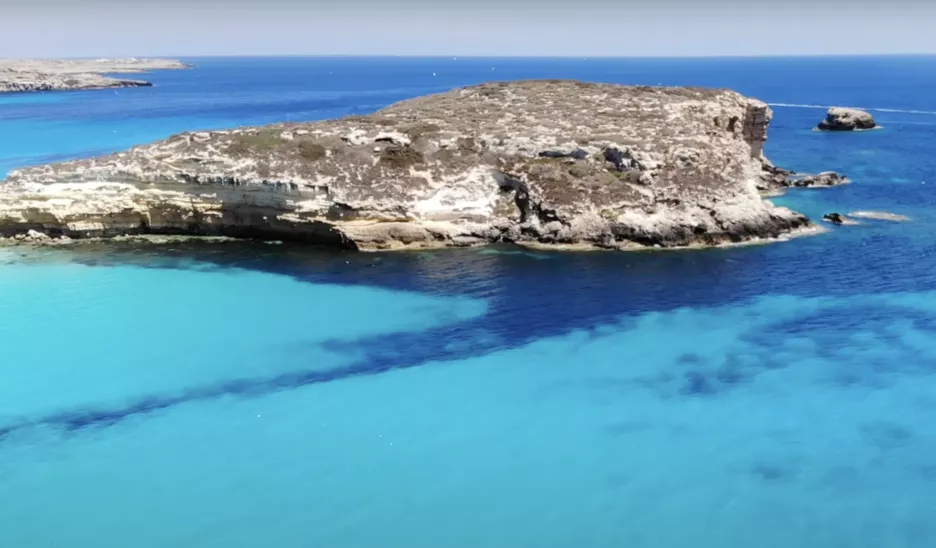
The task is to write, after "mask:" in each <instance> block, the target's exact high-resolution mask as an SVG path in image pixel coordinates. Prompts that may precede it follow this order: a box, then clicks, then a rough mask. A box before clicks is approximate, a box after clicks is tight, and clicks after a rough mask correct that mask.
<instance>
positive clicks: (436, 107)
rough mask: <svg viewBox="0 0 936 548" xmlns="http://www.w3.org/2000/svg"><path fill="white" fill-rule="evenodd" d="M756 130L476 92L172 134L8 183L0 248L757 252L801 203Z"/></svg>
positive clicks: (730, 114)
mask: <svg viewBox="0 0 936 548" xmlns="http://www.w3.org/2000/svg"><path fill="white" fill-rule="evenodd" d="M771 117H772V111H771V109H770V108H769V107H768V106H767V105H766V104H765V103H763V102H761V101H758V100H755V99H751V98H747V97H744V96H742V95H740V94H738V93H736V92H734V91H730V90H715V89H704V88H676V87H646V86H621V85H610V84H596V83H583V82H579V81H567V80H532V81H515V82H500V83H487V84H482V85H476V86H471V87H466V88H461V89H456V90H452V91H449V92H445V93H441V94H436V95H430V96H426V97H420V98H416V99H411V100H406V101H403V102H400V103H397V104H395V105H392V106H389V107H387V108H385V109H383V110H380V111H378V112H376V113H375V114H372V115H368V116H351V117H346V118H341V119H336V120H328V121H321V122H310V123H284V124H277V125H271V126H266V127H252V128H238V129H231V130H225V131H195V132H187V133H183V134H179V135H175V136H173V137H170V138H168V139H166V140H164V141H161V142H157V143H153V144H149V145H143V146H138V147H135V148H132V149H130V150H128V151H125V152H120V153H117V154H113V155H109V156H103V157H98V158H92V159H85V160H76V161H69V162H64V163H58V164H52V165H46V166H38V167H30V168H26V169H21V170H18V171H14V172H12V173H11V174H10V176H9V179H8V180H7V181H6V182H4V183H2V184H0V236H6V237H16V236H19V237H22V236H23V235H25V234H27V233H29V234H34V235H35V234H39V235H41V236H43V237H52V238H60V237H69V238H88V237H109V236H121V235H133V234H173V235H208V236H232V237H245V238H260V239H275V240H288V241H305V242H311V243H316V244H324V245H332V246H340V247H344V248H350V249H358V250H375V249H399V248H430V247H446V246H470V245H480V244H485V243H495V242H513V243H518V244H523V245H532V246H554V247H560V248H562V247H573V248H581V247H590V248H611V249H630V248H641V247H686V246H714V245H722V244H730V243H738V242H745V241H751V240H761V239H773V238H779V237H783V236H784V235H789V234H792V233H796V232H800V231H805V230H809V229H811V228H813V227H814V226H815V225H814V224H813V223H812V222H811V221H810V220H809V219H808V218H807V217H805V216H804V215H802V214H799V213H797V212H794V211H791V210H789V209H787V208H783V207H778V206H775V205H774V204H772V203H771V202H769V201H767V200H765V199H764V198H763V196H762V192H775V191H777V190H778V189H783V188H787V187H790V186H809V184H810V183H809V182H808V181H807V182H805V183H804V182H803V180H804V179H805V178H804V176H798V175H797V176H794V175H793V174H792V172H789V171H786V170H782V169H780V168H778V167H775V166H773V164H771V163H770V162H769V161H768V160H767V158H766V157H765V156H764V152H763V147H764V142H765V140H766V138H767V128H768V125H769V123H770V121H771ZM791 178H793V179H795V180H791ZM819 179H821V180H822V184H832V183H834V182H841V181H842V179H841V178H837V176H835V177H833V176H832V175H830V174H823V175H822V177H819V178H817V177H816V176H813V178H812V179H811V180H812V181H818V180H819ZM30 231H32V232H30Z"/></svg>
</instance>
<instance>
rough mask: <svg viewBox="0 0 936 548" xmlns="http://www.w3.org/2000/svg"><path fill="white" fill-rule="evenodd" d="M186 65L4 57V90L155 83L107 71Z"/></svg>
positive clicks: (0, 66) (0, 65) (0, 74)
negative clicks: (116, 75) (130, 78)
mask: <svg viewBox="0 0 936 548" xmlns="http://www.w3.org/2000/svg"><path fill="white" fill-rule="evenodd" d="M184 68H189V65H186V64H185V63H182V62H181V61H174V60H169V59H135V58H129V59H97V60H57V59H0V93H4V92H6V93H12V92H28V91H62V90H79V89H105V88H125V87H141V86H151V85H152V84H151V83H149V82H147V81H145V80H135V79H133V80H129V79H124V78H114V77H110V76H105V74H114V73H120V74H131V73H138V72H146V71H150V70H169V69H173V70H174V69H184Z"/></svg>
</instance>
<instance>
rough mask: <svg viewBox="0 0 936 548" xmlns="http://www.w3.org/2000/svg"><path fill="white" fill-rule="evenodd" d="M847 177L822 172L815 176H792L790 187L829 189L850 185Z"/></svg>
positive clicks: (830, 172)
mask: <svg viewBox="0 0 936 548" xmlns="http://www.w3.org/2000/svg"><path fill="white" fill-rule="evenodd" d="M850 182H851V181H850V180H849V179H848V177H845V176H844V175H842V174H840V173H836V172H834V171H823V172H822V173H819V174H817V175H792V176H790V185H791V186H795V187H803V188H806V187H830V186H839V185H844V184H847V183H850Z"/></svg>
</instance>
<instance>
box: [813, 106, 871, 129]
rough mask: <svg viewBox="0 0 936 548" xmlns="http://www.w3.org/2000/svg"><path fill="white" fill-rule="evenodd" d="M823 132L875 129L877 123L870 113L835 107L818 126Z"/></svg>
mask: <svg viewBox="0 0 936 548" xmlns="http://www.w3.org/2000/svg"><path fill="white" fill-rule="evenodd" d="M817 127H818V129H820V130H822V131H855V130H858V129H874V128H876V127H877V122H875V121H874V117H873V116H871V114H870V113H868V112H865V111H863V110H858V109H854V108H842V107H833V108H830V109H829V112H828V113H826V117H825V119H824V120H823V121H821V122H819V125H818V126H817Z"/></svg>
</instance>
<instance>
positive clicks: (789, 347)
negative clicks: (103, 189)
mask: <svg viewBox="0 0 936 548" xmlns="http://www.w3.org/2000/svg"><path fill="white" fill-rule="evenodd" d="M189 61H192V62H193V63H195V64H196V66H197V68H196V69H194V70H190V71H179V72H157V73H153V74H150V75H149V78H150V79H151V80H153V81H154V82H155V83H156V86H155V87H153V88H141V89H125V90H118V91H116V92H115V91H112V90H111V91H92V92H67V93H43V94H30V95H4V96H0V175H3V174H4V173H6V172H8V171H9V170H11V169H14V168H16V167H18V166H23V165H29V164H35V163H45V162H49V161H55V160H60V159H66V158H75V157H82V156H87V155H94V154H100V153H106V152H110V151H116V150H120V149H123V148H126V147H129V146H132V145H134V144H138V143H143V142H147V141H151V140H155V139H159V138H163V137H167V136H169V135H170V134H172V133H175V132H179V131H183V130H195V129H208V128H221V127H228V126H233V125H243V124H260V123H268V122H275V121H282V120H314V119H321V118H330V117H335V116H341V115H345V114H352V113H357V114H360V113H368V112H371V111H374V110H376V109H378V108H380V107H382V106H385V105H388V104H390V103H392V102H395V101H398V100H401V99H405V98H408V97H413V96H417V95H423V94H427V93H432V92H437V91H444V90H446V89H450V88H452V87H456V86H461V85H466V84H473V83H479V82H483V81H486V80H492V79H498V80H504V79H517V78H540V77H549V78H579V79H584V80H591V81H604V82H615V83H632V84H686V85H704V86H715V87H729V88H733V89H736V90H738V91H740V92H742V93H745V94H747V95H751V96H754V97H757V98H760V99H762V100H764V101H767V102H769V103H771V104H773V105H774V107H773V108H774V110H775V120H774V123H773V125H772V129H771V133H770V139H769V142H768V146H767V152H768V155H769V156H770V157H771V159H772V160H773V161H774V162H775V163H777V164H778V165H781V166H784V167H787V168H792V169H795V170H798V171H817V170H825V169H834V170H839V171H842V172H844V173H846V174H847V175H849V176H850V177H851V178H852V179H853V181H854V183H853V184H851V185H848V186H844V187H839V188H835V189H826V190H800V191H796V192H793V193H791V194H789V195H787V196H785V197H783V198H780V199H778V201H779V202H781V203H784V204H785V205H790V206H791V207H794V208H796V209H798V210H800V211H803V212H805V213H807V214H810V215H811V216H814V217H816V218H819V217H821V215H822V214H823V213H826V212H830V211H838V212H842V213H847V212H849V211H854V210H859V209H863V210H884V211H890V212H894V213H899V214H902V215H906V216H908V217H910V218H911V221H909V222H906V223H890V222H882V221H863V223H862V224H861V225H859V226H845V227H830V230H829V232H827V233H825V234H821V235H818V236H812V237H806V238H799V239H796V240H793V241H790V242H785V243H778V244H773V245H764V246H752V247H743V248H734V249H724V250H711V251H685V252H655V253H568V254H561V253H546V252H543V253H532V252H524V251H519V250H517V249H511V248H491V249H483V250H450V251H439V252H431V253H398V254H352V253H346V252H335V251H324V250H317V249H313V248H303V247H299V246H289V245H270V244H263V243H176V244H171V245H161V246H149V247H139V246H136V247H135V246H133V245H130V244H126V243H118V242H113V243H111V244H107V245H96V246H90V245H89V246H84V247H82V248H80V249H78V248H76V249H73V250H69V249H55V250H51V249H50V250H39V251H28V250H25V249H24V248H8V249H5V250H3V249H0V547H4V548H6V547H10V548H33V547H37V548H38V547H58V548H92V547H93V548H111V547H113V548H126V547H134V548H157V547H159V548H162V547H174V548H189V547H191V548H241V547H243V548H248V547H249V548H255V547H266V546H270V547H277V548H300V547H301V548H307V547H314V548H318V547H342V548H345V547H347V548H370V547H387V546H405V547H409V548H422V547H425V548H430V547H431V548H437V547H440V546H445V547H452V548H462V547H465V548H468V547H471V548H478V547H491V548H500V547H505V548H506V547H511V548H513V547H537V548H552V547H557V548H558V547H563V548H564V547H572V546H575V547H582V548H590V547H595V548H605V547H615V548H617V547H627V548H643V547H646V548H676V547H689V546H692V547H697V548H750V547H758V548H789V547H793V546H796V547H799V548H852V547H854V548H865V547H867V548H897V547H906V548H910V547H912V548H931V547H933V546H936V519H934V516H936V255H934V252H936V241H934V234H936V212H934V208H933V206H932V204H934V203H936V154H933V144H934V143H936V57H865V58H861V57H852V58H848V57H845V58H821V57H820V58H746V59H728V58H725V59H692V60H690V59H507V58H500V59H480V58H458V59H452V58H250V59H233V58H230V59H223V58H213V59H191V60H189ZM830 105H847V106H858V107H865V108H868V109H871V111H872V113H873V114H874V115H875V116H876V118H877V119H878V121H879V122H880V123H881V124H882V125H883V128H884V129H882V130H879V131H871V132H864V133H857V134H824V133H818V132H814V131H812V127H814V126H815V124H816V123H817V122H818V121H819V120H820V119H821V118H822V116H823V115H824V110H823V109H824V107H827V106H830Z"/></svg>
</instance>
